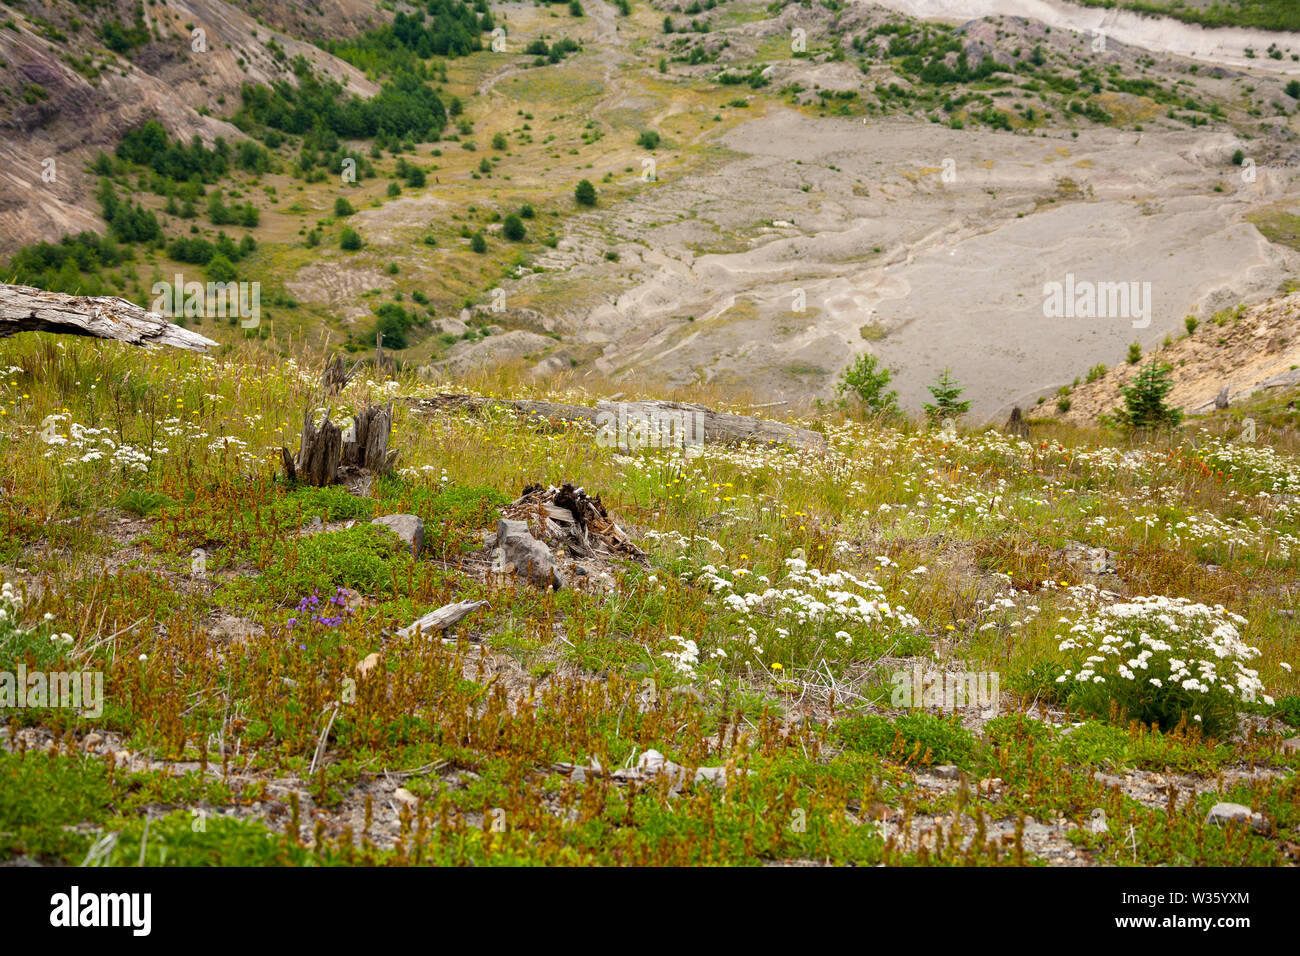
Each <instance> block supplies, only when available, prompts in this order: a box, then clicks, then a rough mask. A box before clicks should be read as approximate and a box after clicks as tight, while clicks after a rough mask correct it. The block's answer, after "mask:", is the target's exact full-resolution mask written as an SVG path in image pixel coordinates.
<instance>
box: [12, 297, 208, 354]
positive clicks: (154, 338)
mask: <svg viewBox="0 0 1300 956" xmlns="http://www.w3.org/2000/svg"><path fill="white" fill-rule="evenodd" d="M19 332H56V333H60V334H62V335H85V336H90V337H91V338H96V339H116V340H117V341H119V342H127V343H129V344H131V345H170V346H172V347H173V348H178V349H188V350H189V351H191V352H202V351H205V350H206V349H207V348H208V346H210V345H216V344H217V343H216V342H214V341H212V339H209V338H205V337H204V336H202V335H199V334H198V333H197V332H191V331H190V330H189V329H183V328H181V327H180V326H179V325H173V324H172V323H171V322H169V321H167V319H165V318H163V317H162V316H161V315H157V314H155V313H153V312H149V311H146V310H145V309H142V308H140V307H139V306H138V305H135V304H134V303H131V302H127V301H126V300H125V299H118V298H115V297H113V296H107V295H102V296H89V295H66V294H64V293H62V292H45V291H43V290H41V289H35V288H32V287H31V286H26V285H5V284H0V338H6V337H8V336H10V335H17V334H18V333H19Z"/></svg>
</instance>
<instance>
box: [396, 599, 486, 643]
mask: <svg viewBox="0 0 1300 956" xmlns="http://www.w3.org/2000/svg"><path fill="white" fill-rule="evenodd" d="M481 607H487V601H457V602H456V603H455V604H444V605H443V606H442V607H440V608H438V609H437V610H436V611H430V612H429V613H428V614H426V615H424V617H421V618H417V619H416V620H415V621H414V622H412V623H411V624H408V625H407V626H406V627H403V628H401V629H399V630H398V632H397V636H398V637H411V636H413V635H419V634H427V633H429V632H430V631H445V630H446V629H447V628H449V627H451V626H452V625H453V624H455V623H457V622H458V621H460V620H461V619H462V618H464V617H465V616H466V615H468V614H469V613H470V612H472V611H477V610H478V609H479V608H481Z"/></svg>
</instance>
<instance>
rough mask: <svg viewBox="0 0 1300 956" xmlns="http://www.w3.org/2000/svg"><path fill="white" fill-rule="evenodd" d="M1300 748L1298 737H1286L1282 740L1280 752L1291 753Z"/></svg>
mask: <svg viewBox="0 0 1300 956" xmlns="http://www.w3.org/2000/svg"><path fill="white" fill-rule="evenodd" d="M1297 750H1300V737H1288V738H1287V739H1286V740H1284V741H1282V753H1284V754H1293V753H1295V752H1296V751H1297Z"/></svg>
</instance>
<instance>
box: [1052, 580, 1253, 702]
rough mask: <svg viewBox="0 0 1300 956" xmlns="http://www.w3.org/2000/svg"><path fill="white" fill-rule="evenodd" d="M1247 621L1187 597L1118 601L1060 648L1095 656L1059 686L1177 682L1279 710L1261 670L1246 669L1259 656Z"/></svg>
mask: <svg viewBox="0 0 1300 956" xmlns="http://www.w3.org/2000/svg"><path fill="white" fill-rule="evenodd" d="M1246 623H1247V622H1246V619H1245V618H1244V617H1241V616H1240V615H1238V614H1233V613H1232V612H1231V611H1228V610H1225V609H1224V607H1223V606H1222V605H1215V606H1214V607H1209V606H1207V605H1205V604H1194V603H1193V602H1191V601H1189V600H1188V599H1187V598H1169V597H1164V596H1159V595H1157V596H1153V597H1136V598H1133V599H1132V600H1131V601H1127V602H1124V603H1119V604H1112V605H1110V606H1108V607H1103V608H1101V609H1100V610H1098V611H1096V612H1095V613H1093V614H1091V615H1089V616H1086V617H1085V618H1083V619H1082V620H1080V621H1079V623H1077V624H1075V625H1074V626H1073V627H1071V628H1070V635H1071V636H1070V637H1068V638H1065V639H1063V640H1061V642H1060V650H1062V651H1071V650H1075V651H1081V652H1086V653H1087V656H1086V657H1085V658H1084V660H1083V663H1082V665H1081V666H1080V668H1079V670H1078V671H1077V672H1075V671H1073V669H1071V670H1067V671H1066V672H1065V673H1064V674H1062V675H1061V676H1060V677H1058V678H1057V681H1058V683H1064V682H1066V681H1070V680H1073V681H1081V682H1091V683H1094V684H1104V683H1106V682H1107V681H1118V680H1123V681H1135V682H1145V683H1146V684H1148V685H1150V686H1151V687H1154V688H1157V689H1161V688H1165V687H1167V686H1172V685H1177V686H1179V687H1181V688H1182V689H1183V690H1185V691H1187V692H1189V693H1196V694H1209V693H1211V692H1213V691H1215V690H1216V689H1217V690H1220V691H1223V692H1224V693H1226V694H1229V695H1231V696H1234V697H1236V698H1237V699H1239V700H1243V701H1254V700H1257V699H1259V700H1262V701H1263V702H1264V703H1265V704H1267V705H1269V706H1272V704H1273V698H1272V697H1270V696H1268V695H1267V694H1265V693H1264V684H1263V682H1262V681H1261V680H1260V679H1259V672H1258V671H1256V670H1254V669H1253V668H1250V667H1247V666H1246V664H1247V662H1248V661H1250V660H1252V659H1254V658H1256V657H1258V656H1259V650H1258V649H1257V648H1254V647H1251V646H1249V645H1248V644H1247V643H1246V642H1245V641H1244V640H1243V639H1242V637H1241V632H1240V631H1239V630H1238V626H1239V625H1244V624H1246ZM1058 637H1059V635H1058Z"/></svg>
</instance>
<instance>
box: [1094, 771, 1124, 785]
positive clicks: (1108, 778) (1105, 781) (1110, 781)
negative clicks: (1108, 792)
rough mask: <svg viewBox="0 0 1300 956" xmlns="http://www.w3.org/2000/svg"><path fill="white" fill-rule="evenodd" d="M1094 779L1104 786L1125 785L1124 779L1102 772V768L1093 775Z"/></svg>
mask: <svg viewBox="0 0 1300 956" xmlns="http://www.w3.org/2000/svg"><path fill="white" fill-rule="evenodd" d="M1092 779H1093V780H1096V781H1097V782H1098V783H1099V784H1101V785H1102V786H1103V787H1122V786H1123V785H1124V781H1123V780H1121V779H1120V778H1119V777H1115V776H1112V775H1111V774H1108V773H1102V772H1101V771H1100V770H1098V771H1097V772H1096V773H1094V774H1093V775H1092Z"/></svg>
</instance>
